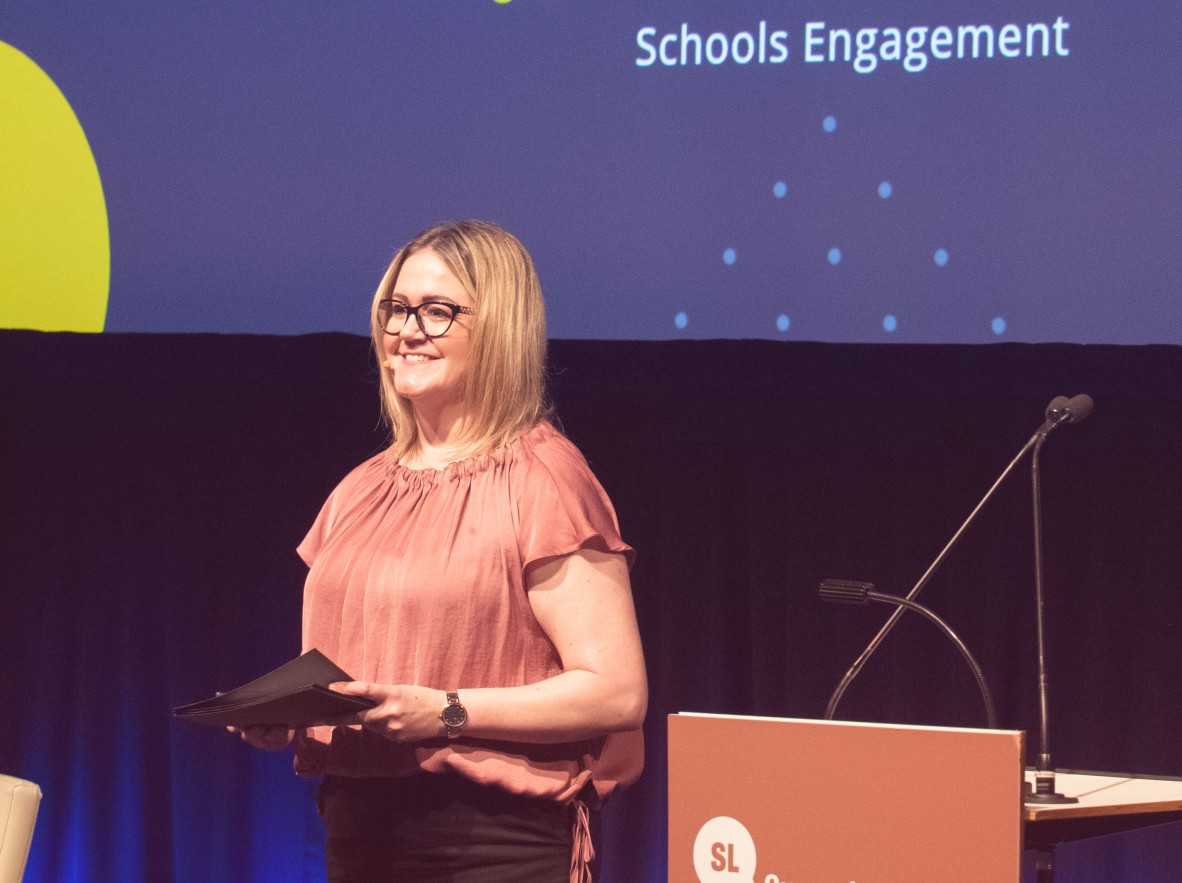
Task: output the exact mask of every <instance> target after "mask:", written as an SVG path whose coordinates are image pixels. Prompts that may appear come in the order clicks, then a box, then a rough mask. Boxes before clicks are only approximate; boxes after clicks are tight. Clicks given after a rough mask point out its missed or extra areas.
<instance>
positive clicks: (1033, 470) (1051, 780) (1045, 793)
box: [1024, 395, 1092, 803]
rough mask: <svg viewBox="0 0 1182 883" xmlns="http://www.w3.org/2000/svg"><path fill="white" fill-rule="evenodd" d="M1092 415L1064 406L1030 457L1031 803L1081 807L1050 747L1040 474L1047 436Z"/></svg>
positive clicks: (1083, 405) (1081, 398)
mask: <svg viewBox="0 0 1182 883" xmlns="http://www.w3.org/2000/svg"><path fill="white" fill-rule="evenodd" d="M1091 412H1092V400H1091V398H1089V397H1088V396H1086V395H1078V396H1076V397H1075V398H1073V399H1071V400H1070V401H1068V402H1067V403H1066V404H1065V405H1063V406H1062V408H1061V409H1059V411H1057V412H1056V413H1055V415H1054V422H1053V423H1052V422H1051V419H1052V415H1051V411H1050V410H1048V413H1047V418H1048V419H1047V423H1048V424H1050V425H1047V426H1046V427H1045V429H1040V430H1039V432H1038V440H1037V441H1036V442H1035V444H1034V453H1033V454H1031V456H1030V487H1031V493H1032V494H1033V508H1034V601H1035V606H1036V610H1037V617H1036V622H1037V629H1038V712H1039V743H1038V760H1037V761H1036V763H1035V766H1034V787H1033V789H1032V788H1030V787H1029V786H1027V788H1026V794H1025V798H1024V799H1025V801H1026V802H1027V803H1079V799H1078V798H1075V797H1067V796H1065V795H1063V794H1060V793H1058V792H1057V791H1056V790H1055V769H1054V767H1053V766H1052V765H1051V750H1050V748H1049V747H1048V746H1049V744H1050V736H1049V730H1050V723H1049V718H1050V713H1049V709H1048V704H1047V663H1046V630H1045V627H1044V625H1043V621H1044V615H1043V606H1044V604H1043V597H1044V593H1043V565H1042V481H1041V478H1040V473H1039V470H1038V455H1039V454H1040V453H1041V452H1042V446H1043V443H1044V442H1045V441H1046V440H1047V435H1048V434H1049V433H1050V431H1051V430H1052V429H1054V428H1055V427H1056V426H1058V425H1059V424H1060V423H1078V422H1079V421H1080V420H1083V419H1084V418H1085V417H1087V416H1088V414H1090V413H1091Z"/></svg>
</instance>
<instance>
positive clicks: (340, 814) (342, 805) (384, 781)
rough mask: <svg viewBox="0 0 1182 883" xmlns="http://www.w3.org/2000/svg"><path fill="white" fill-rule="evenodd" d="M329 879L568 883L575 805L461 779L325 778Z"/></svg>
mask: <svg viewBox="0 0 1182 883" xmlns="http://www.w3.org/2000/svg"><path fill="white" fill-rule="evenodd" d="M316 805H317V808H318V809H319V811H320V816H321V818H322V819H324V823H325V825H326V826H327V828H328V837H327V840H326V843H325V853H326V859H327V870H328V883H568V881H569V879H570V867H571V850H572V837H573V834H572V830H573V823H574V810H573V809H572V808H571V807H569V806H561V805H559V804H556V803H554V802H553V801H548V800H540V799H537V798H530V797H519V796H516V795H513V794H509V793H508V792H505V791H502V790H500V789H499V788H492V787H488V786H484V785H478V784H476V783H475V782H471V781H469V780H467V779H465V778H463V777H462V776H459V775H451V774H443V775H439V774H423V775H417V776H410V777H407V778H370V779H353V778H348V777H345V776H326V777H325V779H324V781H323V782H322V783H321V785H320V790H319V791H318V792H317V795H316Z"/></svg>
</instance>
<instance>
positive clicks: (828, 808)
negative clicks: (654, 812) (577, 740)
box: [669, 713, 1024, 883]
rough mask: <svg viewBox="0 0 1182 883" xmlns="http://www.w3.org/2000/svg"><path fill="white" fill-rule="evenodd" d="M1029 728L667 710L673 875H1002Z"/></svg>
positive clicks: (1018, 810)
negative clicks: (805, 718) (865, 722)
mask: <svg viewBox="0 0 1182 883" xmlns="http://www.w3.org/2000/svg"><path fill="white" fill-rule="evenodd" d="M1023 742H1024V736H1023V733H1022V732H1021V731H1010V730H972V729H954V728H947V727H916V726H898V725H892V724H855V723H846V722H841V721H816V720H793V719H785V718H759V717H733V716H726V715H704V714H684V713H683V714H675V715H670V716H669V880H670V881H671V883H694V881H702V883H724V881H725V883H923V881H950V880H955V881H957V883H1003V881H1015V883H1016V881H1017V880H1018V878H1019V874H1020V863H1021V855H1022V825H1023V812H1022V773H1023V757H1024V751H1023V748H1024V745H1023Z"/></svg>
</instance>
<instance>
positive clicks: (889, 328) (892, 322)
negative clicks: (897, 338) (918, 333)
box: [882, 313, 899, 334]
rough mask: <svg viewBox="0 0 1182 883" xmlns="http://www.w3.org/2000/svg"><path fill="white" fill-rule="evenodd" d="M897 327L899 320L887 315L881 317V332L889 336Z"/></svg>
mask: <svg viewBox="0 0 1182 883" xmlns="http://www.w3.org/2000/svg"><path fill="white" fill-rule="evenodd" d="M898 327H899V320H898V319H896V318H895V317H894V316H892V315H890V314H889V313H888V314H887V315H885V316H883V317H882V330H883V331H885V332H887V333H888V334H891V333H893V332H894V330H895V329H896V328H898Z"/></svg>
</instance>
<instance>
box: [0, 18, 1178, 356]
mask: <svg viewBox="0 0 1182 883" xmlns="http://www.w3.org/2000/svg"><path fill="white" fill-rule="evenodd" d="M1180 32H1182V7H1180V6H1179V4H1177V3H1176V2H1174V0H1145V2H1141V3H1137V4H1120V3H1113V2H1110V0H1056V2H1053V3H1049V2H1044V0H1039V2H1034V3H1031V2H1023V3H1015V2H1012V0H1011V2H1004V3H1000V2H996V0H993V2H972V3H962V2H953V0H924V2H918V3H917V2H914V0H908V2H905V0H875V2H867V0H856V2H836V0H818V2H814V3H811V4H798V3H785V2H783V0H728V2H725V3H720V2H716V0H676V2H673V0H643V2H635V0H626V2H623V0H599V2H595V3H586V2H584V3H574V2H558V0H512V2H507V0H500V2H497V0H465V2H455V0H453V2H444V3H441V2H438V0H398V2H390V0H378V2H375V0H359V2H349V3H333V2H328V0H252V2H249V3H232V2H205V3H188V4H186V3H160V2H157V0H108V2H104V3H101V4H93V3H90V4H88V3H56V4H47V3H45V2H43V0H5V2H4V3H3V4H0V82H2V83H3V84H4V88H3V89H2V90H0V118H3V120H4V125H3V130H2V131H0V246H3V247H0V327H9V328H41V329H46V330H92V331H93V330H101V329H103V328H106V330H108V331H119V332H124V331H178V332H179V331H220V332H250V333H280V334H296V333H306V332H315V331H347V332H352V333H362V332H363V331H364V328H365V318H364V315H363V313H362V312H359V311H358V309H357V304H358V303H359V302H363V301H364V297H365V295H366V294H368V293H369V292H371V291H372V290H373V287H374V285H375V284H376V281H377V279H378V278H379V277H380V274H381V269H382V268H383V267H384V265H385V263H386V261H387V260H388V259H389V257H390V256H391V254H392V252H393V250H394V249H395V248H396V247H397V246H398V245H400V244H401V243H403V242H405V241H406V240H407V239H408V238H410V236H411V235H412V234H413V233H415V232H416V231H418V230H420V229H422V228H423V227H426V226H428V225H429V224H431V223H434V222H435V221H438V220H442V219H445V218H456V217H470V216H477V217H488V218H491V219H492V220H495V221H499V222H501V223H503V224H504V225H506V226H507V227H508V228H509V229H511V230H513V231H515V232H516V233H518V234H519V235H520V236H521V238H522V239H523V241H524V242H525V243H526V245H527V246H528V247H529V248H530V249H531V250H532V251H533V253H534V254H535V256H536V257H537V260H538V264H539V266H540V267H541V270H542V276H543V280H544V281H545V283H546V286H547V291H548V292H549V294H550V298H551V299H550V305H551V318H552V328H551V331H552V334H553V336H555V337H559V338H626V339H649V340H651V339H665V338H678V337H693V338H713V337H740V338H772V339H787V340H823V341H838V342H849V341H865V342H880V341H902V342H946V343H952V342H963V343H982V342H990V341H1027V342H1029V341H1076V342H1112V343H1147V342H1172V343H1182V315H1180V312H1179V306H1178V298H1177V297H1176V294H1177V291H1178V288H1179V285H1180V283H1182V250H1180V249H1178V248H1177V236H1176V231H1177V230H1178V229H1179V225H1180V223H1182V215H1180V211H1182V209H1180V206H1182V163H1179V162H1178V149H1177V145H1178V144H1179V143H1180V142H1182V92H1180V90H1179V89H1178V88H1177V71H1178V70H1179V68H1180V67H1182V42H1180V41H1179V40H1178V38H1177V35H1178V34H1179V33H1180Z"/></svg>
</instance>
